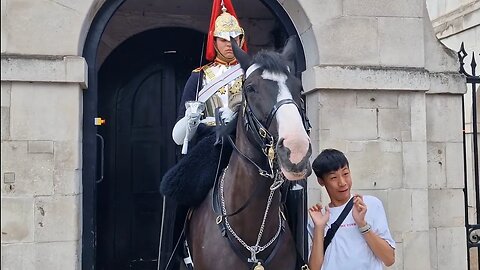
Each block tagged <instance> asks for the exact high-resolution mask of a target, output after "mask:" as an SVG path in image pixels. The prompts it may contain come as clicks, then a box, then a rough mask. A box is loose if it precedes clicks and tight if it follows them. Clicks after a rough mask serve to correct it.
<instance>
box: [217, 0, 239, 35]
mask: <svg viewBox="0 0 480 270" xmlns="http://www.w3.org/2000/svg"><path fill="white" fill-rule="evenodd" d="M244 34H245V33H244V32H243V28H242V27H240V25H239V24H238V20H237V18H235V17H234V16H232V15H231V14H230V13H228V12H227V8H226V7H225V6H224V7H222V14H220V16H218V17H217V19H216V20H215V30H213V36H214V37H219V38H223V39H226V40H230V37H233V38H236V37H238V36H240V35H244Z"/></svg>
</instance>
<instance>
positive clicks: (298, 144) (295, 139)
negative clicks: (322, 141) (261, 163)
mask: <svg viewBox="0 0 480 270" xmlns="http://www.w3.org/2000/svg"><path fill="white" fill-rule="evenodd" d="M262 78H263V79H265V80H271V81H274V82H277V84H278V95H277V102H279V101H281V100H284V99H292V100H293V97H292V94H291V93H290V90H289V89H288V87H287V84H286V82H287V78H288V77H287V75H285V74H281V73H272V72H269V71H267V70H265V71H263V73H262ZM275 117H276V120H277V126H278V140H279V141H282V143H283V146H284V147H285V148H288V149H289V150H290V158H289V159H290V162H291V163H293V164H297V163H299V162H301V161H302V160H303V159H304V158H305V156H306V155H307V154H308V150H309V148H310V138H309V137H308V134H307V132H306V131H305V127H304V126H303V120H302V117H301V116H300V113H299V111H298V108H297V106H295V105H294V104H291V103H290V104H284V105H282V106H280V108H279V109H278V111H277V113H276V115H275ZM282 139H283V140H282ZM281 169H282V172H283V173H284V175H285V177H286V178H287V179H289V180H299V179H303V178H305V175H301V174H298V173H293V172H289V171H288V170H285V168H283V167H282V168H281Z"/></svg>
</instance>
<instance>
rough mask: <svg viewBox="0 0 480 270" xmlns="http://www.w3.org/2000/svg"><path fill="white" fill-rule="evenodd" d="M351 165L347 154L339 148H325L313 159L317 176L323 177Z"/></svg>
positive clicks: (313, 167) (313, 166)
mask: <svg viewBox="0 0 480 270" xmlns="http://www.w3.org/2000/svg"><path fill="white" fill-rule="evenodd" d="M345 166H347V167H349V165H348V160H347V158H346V157H345V155H344V154H343V153H342V152H340V151H338V150H337V149H325V150H323V151H322V152H321V153H320V154H319V155H318V156H317V158H315V160H314V161H313V164H312V169H313V171H314V172H315V175H316V176H317V177H320V178H321V177H322V176H324V175H325V174H328V173H330V172H334V171H337V170H338V169H340V168H343V167H345Z"/></svg>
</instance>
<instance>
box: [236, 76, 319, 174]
mask: <svg viewBox="0 0 480 270" xmlns="http://www.w3.org/2000/svg"><path fill="white" fill-rule="evenodd" d="M257 69H258V68H257ZM251 74H252V72H250V73H247V77H246V78H245V80H244V83H245V81H246V80H247V79H248V76H249V75H251ZM245 87H250V86H245V84H244V85H243V88H245ZM246 92H247V91H245V89H242V96H243V102H242V107H243V109H242V111H243V120H244V126H245V130H246V132H247V137H248V138H249V140H251V141H252V140H253V142H252V143H255V144H256V145H258V146H259V147H260V149H261V150H262V153H263V154H264V155H265V156H266V157H267V160H268V165H269V171H270V173H268V172H267V170H264V169H261V167H260V166H259V165H258V164H256V163H255V162H254V161H253V160H251V159H250V158H248V157H247V156H245V155H244V154H243V153H241V152H240V151H239V150H238V149H237V148H236V147H235V146H234V148H235V149H236V150H237V152H239V153H240V154H241V155H242V156H243V157H244V158H247V159H248V160H249V161H250V162H251V163H252V164H253V165H255V166H256V167H257V168H258V169H259V174H260V175H262V176H264V177H269V178H272V179H273V178H274V177H275V175H274V173H275V169H274V166H275V162H274V160H275V145H276V143H277V142H278V138H275V137H274V136H273V135H272V134H271V133H270V132H269V131H268V129H269V128H270V125H271V124H272V121H273V118H274V117H275V115H276V114H277V111H278V110H279V109H280V107H281V106H283V105H286V104H293V105H295V107H297V110H298V112H299V113H300V117H301V118H302V122H303V127H304V128H305V130H306V131H307V134H308V133H310V129H311V125H310V121H309V120H308V117H307V115H306V113H305V107H304V106H303V105H304V104H303V103H302V107H300V106H299V105H298V104H297V103H296V102H295V101H294V100H293V99H282V100H280V101H278V102H277V103H275V105H273V107H272V109H271V110H270V113H269V114H268V115H267V117H266V118H265V120H264V121H263V123H262V121H260V120H259V119H258V117H257V116H256V115H255V113H254V112H253V110H252V108H251V106H250V103H249V102H248V98H247V93H246Z"/></svg>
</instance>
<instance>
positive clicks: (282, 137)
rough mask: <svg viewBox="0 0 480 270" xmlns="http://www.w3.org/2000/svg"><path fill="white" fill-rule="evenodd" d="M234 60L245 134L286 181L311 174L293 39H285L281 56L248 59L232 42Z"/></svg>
mask: <svg viewBox="0 0 480 270" xmlns="http://www.w3.org/2000/svg"><path fill="white" fill-rule="evenodd" d="M232 47H233V51H234V54H235V57H236V58H237V60H238V61H239V63H240V65H241V67H242V69H243V70H244V71H245V81H244V84H243V102H242V104H243V112H244V119H245V125H246V128H247V132H249V133H251V136H252V137H253V138H254V139H255V141H257V143H258V144H260V146H261V147H262V150H263V151H264V153H265V155H266V156H267V157H269V158H270V161H271V162H272V161H274V159H275V158H276V161H277V164H278V165H279V167H280V169H281V170H282V172H283V174H284V175H285V177H286V178H287V179H288V180H300V179H304V178H306V177H307V176H308V175H310V174H311V171H312V169H311V166H310V161H309V158H310V155H311V154H312V150H311V145H310V138H309V137H308V134H307V131H306V129H307V128H308V121H307V118H306V116H305V110H304V106H302V105H303V100H302V98H301V92H302V84H301V82H300V80H299V79H298V78H297V77H296V76H295V70H294V63H293V58H294V56H295V52H296V39H295V38H289V40H288V41H287V44H286V46H285V47H284V48H283V50H282V52H281V53H277V52H270V51H262V52H259V53H258V54H256V55H255V56H254V57H253V58H251V57H250V56H249V55H248V54H246V53H245V52H244V51H242V50H241V49H240V48H239V47H238V46H237V44H235V42H232Z"/></svg>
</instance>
